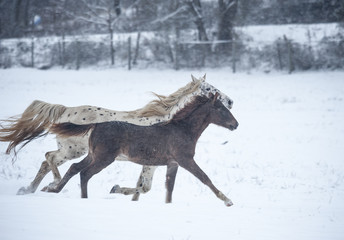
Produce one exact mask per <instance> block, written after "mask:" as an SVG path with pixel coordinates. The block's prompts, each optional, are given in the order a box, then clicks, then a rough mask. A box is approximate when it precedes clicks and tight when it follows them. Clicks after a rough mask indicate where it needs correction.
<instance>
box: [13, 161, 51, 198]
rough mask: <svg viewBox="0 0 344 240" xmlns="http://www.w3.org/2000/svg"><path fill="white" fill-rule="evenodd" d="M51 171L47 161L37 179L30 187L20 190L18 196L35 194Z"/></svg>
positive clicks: (43, 163)
mask: <svg viewBox="0 0 344 240" xmlns="http://www.w3.org/2000/svg"><path fill="white" fill-rule="evenodd" d="M49 171H50V167H49V164H48V162H47V161H44V162H42V165H41V167H40V169H39V171H38V173H37V175H36V177H35V179H34V180H33V181H32V182H31V184H30V185H29V186H28V187H22V188H20V189H19V190H18V192H17V195H24V194H28V193H34V192H35V191H36V190H37V188H38V186H39V184H40V183H41V181H42V179H43V178H44V177H45V175H47V173H48V172H49Z"/></svg>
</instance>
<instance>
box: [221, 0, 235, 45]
mask: <svg viewBox="0 0 344 240" xmlns="http://www.w3.org/2000/svg"><path fill="white" fill-rule="evenodd" d="M218 3H219V21H218V33H217V39H218V40H232V39H233V27H234V20H235V17H236V14H237V6H238V0H229V1H224V0H218Z"/></svg>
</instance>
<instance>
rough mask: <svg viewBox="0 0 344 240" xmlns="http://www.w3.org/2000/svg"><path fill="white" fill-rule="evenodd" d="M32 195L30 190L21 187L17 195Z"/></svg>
mask: <svg viewBox="0 0 344 240" xmlns="http://www.w3.org/2000/svg"><path fill="white" fill-rule="evenodd" d="M29 193H32V192H31V191H30V190H29V189H28V188H25V187H21V188H20V189H19V190H18V192H17V195H25V194H29Z"/></svg>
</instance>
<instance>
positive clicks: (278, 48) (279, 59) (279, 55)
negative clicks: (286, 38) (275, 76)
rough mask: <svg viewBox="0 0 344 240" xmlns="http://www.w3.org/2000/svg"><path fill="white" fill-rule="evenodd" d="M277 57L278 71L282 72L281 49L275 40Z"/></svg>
mask: <svg viewBox="0 0 344 240" xmlns="http://www.w3.org/2000/svg"><path fill="white" fill-rule="evenodd" d="M277 57H278V65H279V69H280V70H282V68H283V63H282V55H281V47H280V42H279V40H277Z"/></svg>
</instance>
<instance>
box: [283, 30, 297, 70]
mask: <svg viewBox="0 0 344 240" xmlns="http://www.w3.org/2000/svg"><path fill="white" fill-rule="evenodd" d="M283 37H284V40H285V42H286V44H287V48H288V62H289V74H291V73H292V72H293V71H294V70H295V66H294V54H293V48H292V44H291V41H290V40H289V39H288V38H287V37H286V35H284V36H283Z"/></svg>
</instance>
